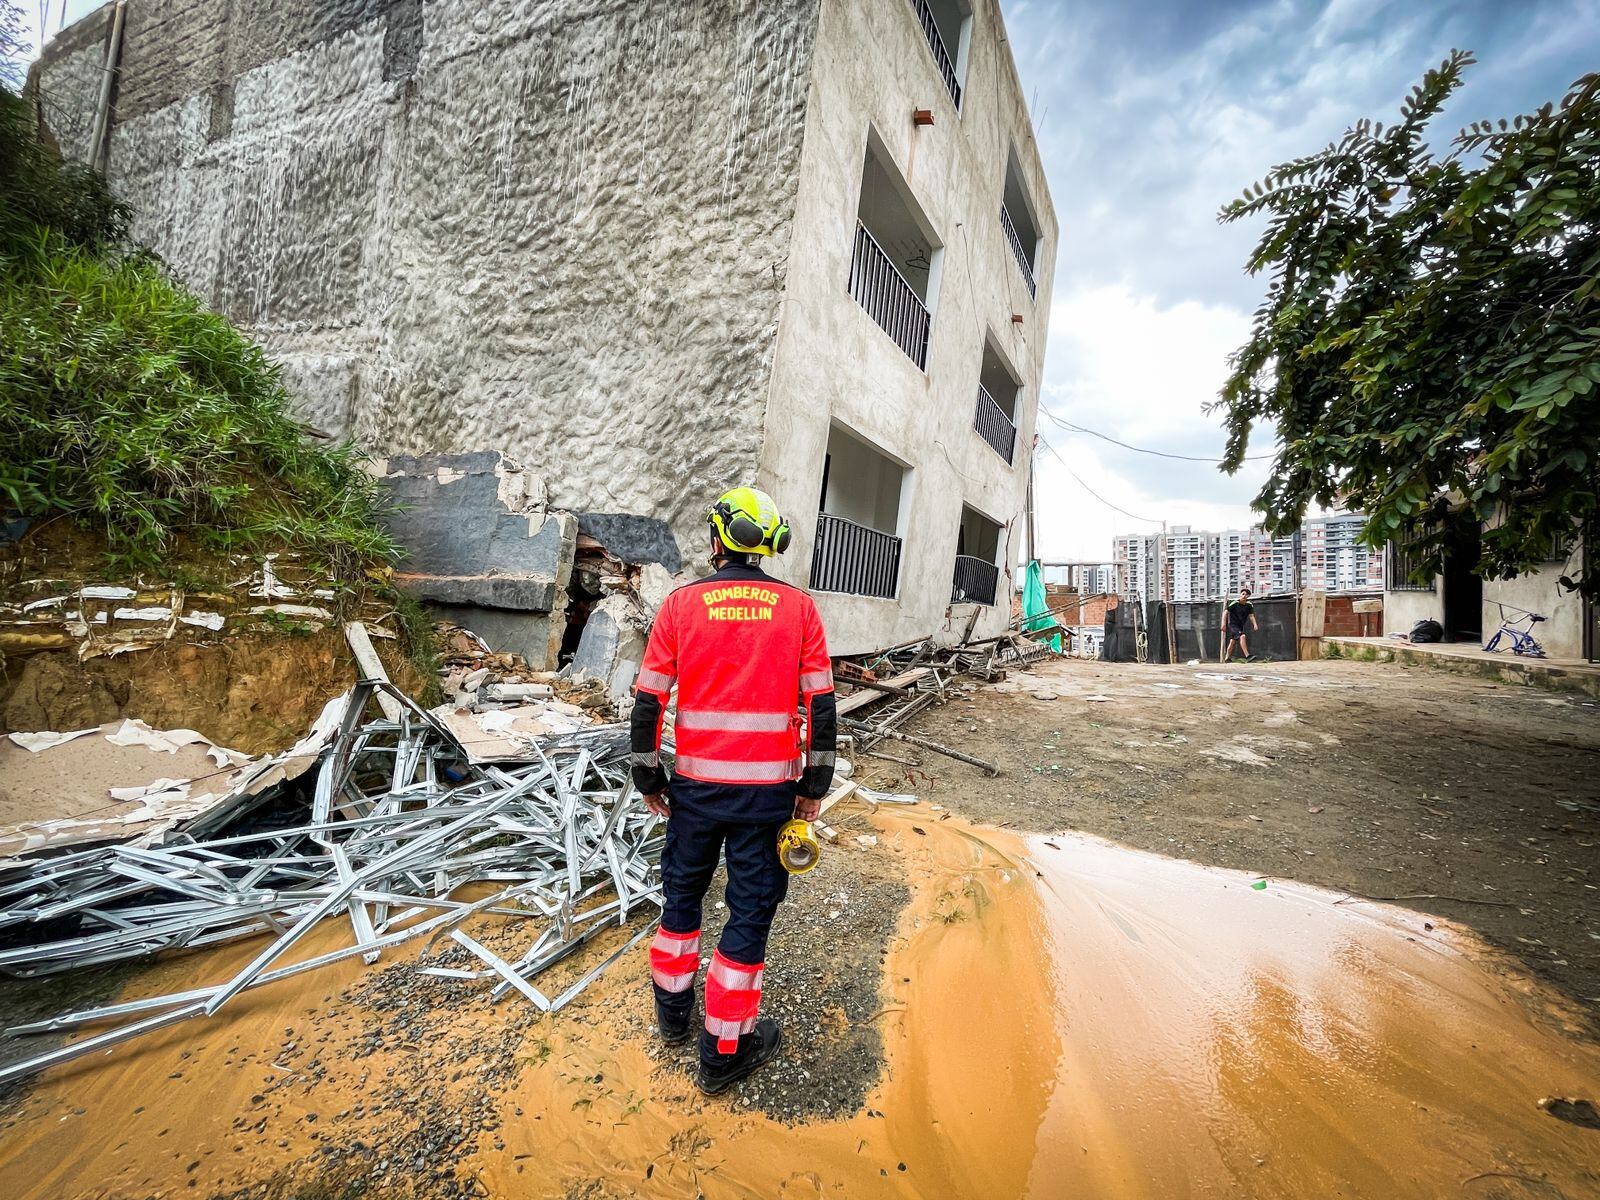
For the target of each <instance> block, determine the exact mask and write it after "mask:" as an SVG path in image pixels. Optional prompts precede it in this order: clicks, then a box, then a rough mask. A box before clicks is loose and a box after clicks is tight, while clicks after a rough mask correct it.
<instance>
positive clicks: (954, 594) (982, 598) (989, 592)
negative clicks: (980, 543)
mask: <svg viewBox="0 0 1600 1200" xmlns="http://www.w3.org/2000/svg"><path fill="white" fill-rule="evenodd" d="M999 586H1000V568H999V567H997V566H995V565H994V564H993V563H992V562H986V561H985V560H984V559H981V558H974V557H973V556H972V555H970V554H958V555H956V578H955V583H954V584H953V585H952V586H951V588H950V600H951V602H952V603H954V604H993V603H994V593H995V589H996V588H997V587H999Z"/></svg>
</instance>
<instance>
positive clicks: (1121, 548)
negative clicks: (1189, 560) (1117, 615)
mask: <svg viewBox="0 0 1600 1200" xmlns="http://www.w3.org/2000/svg"><path fill="white" fill-rule="evenodd" d="M1160 549H1161V537H1160V535H1159V534H1145V533H1130V534H1123V535H1121V536H1119V537H1116V538H1113V539H1112V542H1111V556H1112V558H1113V559H1114V560H1115V561H1116V563H1117V565H1118V567H1120V568H1121V571H1122V583H1121V587H1122V595H1124V596H1131V597H1133V598H1135V599H1138V600H1157V599H1160V597H1161V568H1160Z"/></svg>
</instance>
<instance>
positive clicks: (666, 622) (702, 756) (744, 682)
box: [635, 566, 833, 784]
mask: <svg viewBox="0 0 1600 1200" xmlns="http://www.w3.org/2000/svg"><path fill="white" fill-rule="evenodd" d="M674 685H676V686H677V689H678V715H677V725H676V729H677V734H676V743H677V757H676V760H675V768H674V769H675V773H676V774H679V775H684V776H687V777H689V778H690V779H698V780H701V781H703V782H706V783H737V784H754V783H783V782H785V781H787V780H791V779H798V778H800V773H801V769H802V767H803V765H804V760H803V758H802V751H803V747H802V745H801V728H802V721H801V718H800V712H799V710H800V707H801V706H802V705H804V706H805V708H806V710H807V712H808V713H809V711H810V704H811V700H812V698H813V697H814V696H816V695H819V694H821V693H825V692H832V691H833V669H832V662H831V660H830V659H829V658H828V644H827V639H826V637H825V636H824V634H823V631H822V618H821V617H820V616H818V615H817V607H816V605H815V604H814V603H813V602H812V600H811V597H810V596H809V595H807V594H806V593H805V592H804V591H802V590H801V589H799V588H797V587H791V586H790V585H789V584H786V583H782V582H780V581H778V580H776V579H772V578H770V577H769V576H767V575H766V574H764V573H763V572H762V571H761V570H759V569H758V568H755V567H745V566H729V567H725V568H723V569H722V570H721V571H718V572H717V573H716V574H715V575H713V576H711V577H710V578H708V579H702V580H700V581H699V582H697V583H691V584H688V585H686V586H684V587H681V588H679V589H678V590H677V591H675V592H673V593H672V594H671V595H670V596H668V597H667V599H666V602H665V603H664V604H663V605H662V606H661V611H660V612H659V613H658V614H656V620H655V625H654V627H653V628H652V629H651V631H650V641H649V644H648V646H647V647H646V648H645V654H644V663H643V664H642V665H641V667H640V669H639V680H638V684H637V689H638V691H639V692H648V693H652V694H654V695H656V696H659V697H660V698H661V701H662V708H663V711H664V710H665V706H666V700H667V696H668V694H669V693H670V692H671V691H672V688H673V686H674ZM656 742H657V745H658V746H659V744H660V731H659V728H658V730H657V738H656ZM829 748H830V749H831V747H829ZM637 749H638V747H637V746H635V750H637Z"/></svg>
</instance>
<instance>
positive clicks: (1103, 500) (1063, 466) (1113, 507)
mask: <svg viewBox="0 0 1600 1200" xmlns="http://www.w3.org/2000/svg"><path fill="white" fill-rule="evenodd" d="M1038 436H1039V443H1040V445H1042V446H1043V447H1044V448H1045V449H1046V450H1048V451H1050V453H1051V454H1054V455H1055V456H1056V461H1057V462H1059V463H1060V464H1061V469H1062V470H1064V471H1065V472H1066V473H1067V474H1068V475H1071V476H1072V478H1073V479H1076V480H1077V481H1078V486H1079V487H1081V488H1083V490H1084V491H1086V492H1088V493H1089V495H1091V496H1093V497H1094V498H1095V499H1096V500H1098V501H1100V503H1101V504H1104V505H1105V506H1106V507H1107V508H1109V509H1111V510H1112V511H1113V512H1119V513H1121V514H1122V515H1123V516H1125V517H1128V518H1129V519H1131V520H1134V521H1143V522H1144V523H1145V524H1146V525H1165V524H1166V522H1165V521H1157V520H1154V519H1153V518H1151V517H1141V516H1139V515H1138V514H1137V513H1131V512H1129V511H1128V510H1127V509H1125V508H1118V507H1117V506H1116V505H1115V504H1113V503H1111V501H1109V500H1107V499H1106V498H1105V497H1104V496H1102V495H1101V494H1100V493H1099V492H1097V491H1095V490H1094V489H1093V488H1092V487H1090V486H1089V485H1088V484H1087V483H1084V482H1083V480H1082V479H1079V478H1078V473H1077V472H1076V471H1074V470H1073V469H1072V468H1071V467H1069V466H1067V460H1066V459H1064V458H1062V457H1061V451H1059V450H1057V449H1056V448H1055V447H1054V446H1052V445H1051V444H1050V443H1049V442H1047V441H1045V439H1044V435H1043V434H1040V435H1038Z"/></svg>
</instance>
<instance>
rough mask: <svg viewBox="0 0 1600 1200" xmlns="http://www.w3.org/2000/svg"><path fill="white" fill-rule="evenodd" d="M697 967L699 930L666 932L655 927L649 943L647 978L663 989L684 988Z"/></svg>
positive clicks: (674, 989) (691, 984)
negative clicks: (653, 937)
mask: <svg viewBox="0 0 1600 1200" xmlns="http://www.w3.org/2000/svg"><path fill="white" fill-rule="evenodd" d="M699 970H700V931H699V930H698V929H696V930H695V931H694V932H693V933H669V932H667V930H665V929H657V930H656V936H655V940H653V941H652V942H651V943H650V978H651V979H653V980H655V983H656V986H657V987H658V988H660V989H661V990H662V991H664V992H686V991H688V990H689V989H690V988H692V987H693V986H694V977H695V973H696V972H698V971H699Z"/></svg>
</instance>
